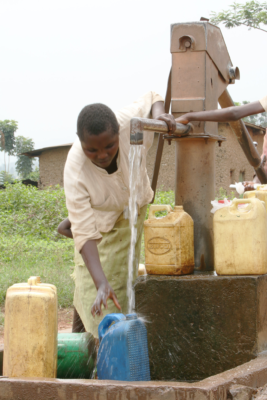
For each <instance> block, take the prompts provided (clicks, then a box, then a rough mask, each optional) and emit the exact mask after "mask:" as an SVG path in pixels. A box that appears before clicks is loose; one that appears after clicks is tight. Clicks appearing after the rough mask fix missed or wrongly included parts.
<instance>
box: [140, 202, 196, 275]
mask: <svg viewBox="0 0 267 400" xmlns="http://www.w3.org/2000/svg"><path fill="white" fill-rule="evenodd" d="M163 210H167V211H168V214H167V215H166V216H165V217H162V218H156V217H155V213H156V212H157V211H163ZM144 234H145V267H146V271H147V273H148V274H150V275H186V274H191V273H192V272H193V271H194V265H195V263H194V222H193V219H192V218H191V217H190V215H188V214H187V213H186V212H185V211H184V210H183V207H182V206H175V207H174V210H173V209H172V207H171V206H169V205H152V206H150V210H149V215H148V219H147V220H146V221H145V223H144Z"/></svg>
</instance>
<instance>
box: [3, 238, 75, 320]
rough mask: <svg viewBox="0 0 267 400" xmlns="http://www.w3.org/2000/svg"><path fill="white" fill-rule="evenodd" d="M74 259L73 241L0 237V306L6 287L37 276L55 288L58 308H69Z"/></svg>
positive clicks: (71, 298) (72, 288) (72, 287)
mask: <svg viewBox="0 0 267 400" xmlns="http://www.w3.org/2000/svg"><path fill="white" fill-rule="evenodd" d="M73 255H74V245H73V241H72V240H65V241H59V242H55V241H47V240H43V239H35V240H32V239H30V238H28V237H27V236H26V237H22V236H0V306H2V305H4V301H5V296H6V290H7V289H8V287H9V286H11V285H14V284H15V283H21V282H27V281H28V278H29V277H30V276H40V277H41V282H43V283H51V284H53V285H55V286H56V287H57V293H58V303H59V306H61V307H69V306H71V305H72V301H73V291H74V282H73V281H72V279H71V278H70V274H71V273H72V272H73V268H74V262H73ZM0 318H1V317H0ZM0 324H1V323H0Z"/></svg>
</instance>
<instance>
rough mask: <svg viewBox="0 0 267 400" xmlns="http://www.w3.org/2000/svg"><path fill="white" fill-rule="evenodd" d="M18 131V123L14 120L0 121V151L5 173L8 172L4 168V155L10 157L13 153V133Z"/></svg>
mask: <svg viewBox="0 0 267 400" xmlns="http://www.w3.org/2000/svg"><path fill="white" fill-rule="evenodd" d="M17 129H18V123H17V121H14V120H9V119H5V120H4V121H0V131H1V141H0V151H4V163H5V171H7V170H8V171H9V163H8V169H7V168H6V153H7V154H8V156H9V157H10V156H11V155H12V154H13V152H14V146H15V132H16V130H17Z"/></svg>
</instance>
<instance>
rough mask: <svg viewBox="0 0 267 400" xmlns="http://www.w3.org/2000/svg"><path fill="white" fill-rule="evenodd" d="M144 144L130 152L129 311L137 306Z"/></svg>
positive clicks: (131, 148) (131, 149)
mask: <svg viewBox="0 0 267 400" xmlns="http://www.w3.org/2000/svg"><path fill="white" fill-rule="evenodd" d="M143 148H144V147H143V146H140V145H138V146H136V145H133V146H130V153H129V187H130V198H129V224H130V229H131V243H130V249H129V256H128V281H127V295H128V313H131V312H133V309H134V306H135V299H134V291H133V273H134V268H138V265H137V263H136V261H137V260H136V257H135V245H136V239H137V229H136V223H137V218H138V204H137V200H138V197H140V190H141V189H142V185H141V173H140V172H141V171H140V165H141V161H142V153H143V152H142V150H143Z"/></svg>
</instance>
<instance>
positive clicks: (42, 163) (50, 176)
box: [39, 147, 70, 188]
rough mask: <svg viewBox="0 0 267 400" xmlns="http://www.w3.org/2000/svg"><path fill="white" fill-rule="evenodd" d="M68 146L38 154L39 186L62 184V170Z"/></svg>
mask: <svg viewBox="0 0 267 400" xmlns="http://www.w3.org/2000/svg"><path fill="white" fill-rule="evenodd" d="M69 150H70V147H58V148H57V149H51V150H47V151H44V152H43V153H41V154H40V156H39V169H40V187H41V188H42V187H45V186H51V185H61V186H63V172H64V166H65V162H66V159H67V155H68V152H69Z"/></svg>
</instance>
